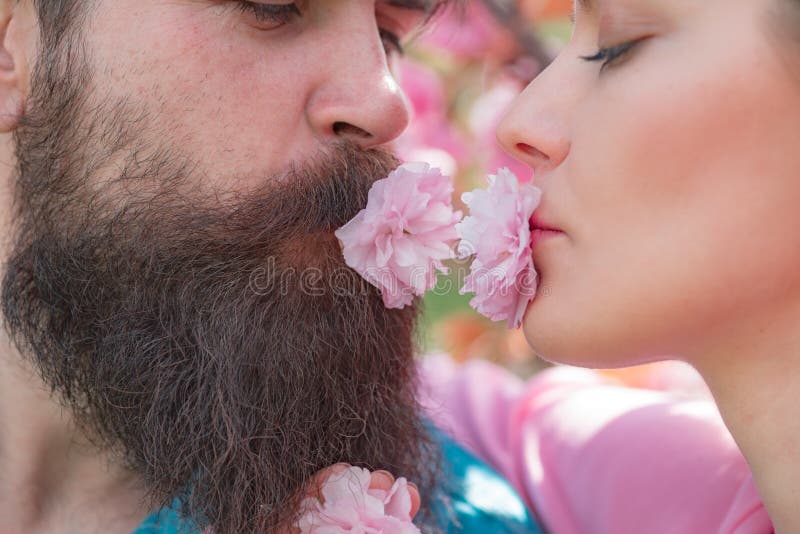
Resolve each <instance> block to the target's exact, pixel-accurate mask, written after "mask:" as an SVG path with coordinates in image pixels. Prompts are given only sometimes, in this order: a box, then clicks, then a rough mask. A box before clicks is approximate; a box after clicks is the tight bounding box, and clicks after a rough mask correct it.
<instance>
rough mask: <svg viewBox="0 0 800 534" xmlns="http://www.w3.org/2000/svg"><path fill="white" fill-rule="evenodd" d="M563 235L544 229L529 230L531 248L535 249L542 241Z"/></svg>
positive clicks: (559, 232) (560, 232) (562, 233)
mask: <svg viewBox="0 0 800 534" xmlns="http://www.w3.org/2000/svg"><path fill="white" fill-rule="evenodd" d="M561 235H564V232H562V231H560V230H549V229H545V228H534V229H533V230H531V247H532V248H535V247H536V246H537V245H538V244H539V243H541V242H542V241H545V240H548V239H551V238H554V237H558V236H561Z"/></svg>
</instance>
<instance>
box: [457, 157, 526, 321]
mask: <svg viewBox="0 0 800 534" xmlns="http://www.w3.org/2000/svg"><path fill="white" fill-rule="evenodd" d="M488 182H489V187H488V188H487V189H486V190H482V189H476V190H474V191H472V192H469V193H464V195H463V196H462V197H461V198H462V200H463V201H464V203H465V204H467V206H469V210H470V215H469V216H468V217H465V218H464V220H463V221H462V222H461V223H459V224H457V225H456V230H457V232H458V235H459V238H460V239H461V241H460V242H459V244H458V249H457V252H458V256H459V258H461V259H466V258H469V257H470V256H474V259H473V261H472V267H471V270H470V273H469V275H468V276H467V277H466V278H465V279H464V286H463V287H462V288H461V290H460V293H461V294H462V295H463V294H465V293H474V294H475V296H474V297H473V298H472V300H471V301H470V305H471V306H472V307H473V308H475V309H476V310H478V311H479V312H480V313H481V314H483V315H485V316H486V317H488V318H489V319H492V320H493V321H503V320H507V321H508V326H509V328H518V327H519V325H520V323H521V322H522V316H523V314H524V313H525V308H526V307H527V305H528V303H529V302H530V301H531V299H533V297H534V296H535V294H536V278H537V275H536V271H535V269H534V266H533V258H532V255H531V230H530V218H531V216H532V215H533V212H534V210H535V209H536V207H537V206H538V205H539V201H540V200H541V196H542V192H541V190H539V189H538V188H536V187H534V186H533V185H530V184H526V185H520V184H519V181H518V179H517V177H516V176H515V175H514V174H513V173H512V172H511V171H509V170H508V169H506V168H504V169H500V170H499V171H498V172H497V175H493V176H489V178H488Z"/></svg>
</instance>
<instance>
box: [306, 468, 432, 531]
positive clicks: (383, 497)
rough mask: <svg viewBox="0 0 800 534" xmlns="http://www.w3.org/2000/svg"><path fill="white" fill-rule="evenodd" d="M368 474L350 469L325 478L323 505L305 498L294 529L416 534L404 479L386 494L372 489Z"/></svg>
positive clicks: (314, 499) (359, 469) (312, 499)
mask: <svg viewBox="0 0 800 534" xmlns="http://www.w3.org/2000/svg"><path fill="white" fill-rule="evenodd" d="M369 486H370V472H369V471H368V470H366V469H362V468H360V467H349V468H348V469H347V470H345V471H344V472H342V473H340V474H336V475H333V476H331V477H330V478H328V480H327V481H325V483H324V484H323V486H322V502H320V501H319V500H318V499H316V498H312V497H309V498H306V499H305V500H304V501H303V503H302V512H301V514H302V515H301V517H300V519H299V520H298V521H297V524H296V525H297V527H298V528H299V529H300V531H301V532H303V533H312V534H340V533H341V534H346V533H349V532H353V533H359V534H379V533H383V534H419V532H420V531H419V529H418V528H417V527H416V526H414V523H412V522H411V493H410V492H409V489H408V482H407V481H406V479H405V478H398V479H397V480H396V481H395V483H394V485H393V486H392V487H391V489H390V490H389V491H386V490H380V489H371V488H370V487H369Z"/></svg>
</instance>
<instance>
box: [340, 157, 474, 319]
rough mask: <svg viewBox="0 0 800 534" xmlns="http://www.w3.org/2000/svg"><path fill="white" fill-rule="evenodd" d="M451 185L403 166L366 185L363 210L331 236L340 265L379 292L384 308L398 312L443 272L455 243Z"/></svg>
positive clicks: (423, 168) (456, 216)
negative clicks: (339, 252) (339, 253)
mask: <svg viewBox="0 0 800 534" xmlns="http://www.w3.org/2000/svg"><path fill="white" fill-rule="evenodd" d="M452 194H453V184H452V181H451V179H450V178H449V177H446V176H444V175H442V173H441V172H440V171H439V169H436V168H431V167H430V166H429V165H428V164H427V163H407V164H405V165H401V166H400V167H398V168H397V169H396V170H394V171H393V172H392V173H391V174H389V176H388V177H387V178H384V179H382V180H378V181H377V182H375V183H374V184H373V185H372V188H371V189H370V191H369V195H368V198H367V207H366V208H364V209H363V210H361V211H360V212H359V213H358V215H356V216H355V217H354V218H353V219H352V220H351V221H350V222H348V223H347V224H346V225H344V226H343V227H341V228H339V229H338V230H337V231H336V237H338V238H339V240H340V242H341V244H342V252H343V253H344V259H345V263H347V265H349V266H350V267H352V268H353V269H355V270H356V271H357V272H358V273H359V274H360V275H361V276H363V277H364V278H365V279H366V280H367V281H368V282H370V283H371V284H372V285H374V286H375V287H377V288H378V289H380V290H381V295H382V297H383V303H384V305H385V306H386V307H387V308H402V307H404V306H407V305H409V304H411V302H412V301H413V300H414V297H415V296H422V295H423V294H424V293H425V291H427V290H429V289H431V288H433V286H434V285H435V284H436V276H437V272H442V273H447V268H446V267H445V266H444V265H443V264H442V261H443V260H446V259H450V258H452V257H453V256H454V254H453V245H454V244H455V243H456V241H457V240H458V234H457V233H456V230H455V224H456V223H457V222H459V221H460V220H461V212H460V211H453V205H452Z"/></svg>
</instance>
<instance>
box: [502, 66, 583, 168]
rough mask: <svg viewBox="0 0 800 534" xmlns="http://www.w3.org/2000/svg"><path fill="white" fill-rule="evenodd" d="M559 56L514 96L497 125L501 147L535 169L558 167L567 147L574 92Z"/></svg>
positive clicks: (568, 146)
mask: <svg viewBox="0 0 800 534" xmlns="http://www.w3.org/2000/svg"><path fill="white" fill-rule="evenodd" d="M565 74H566V73H565V72H564V71H563V69H562V71H561V72H560V73H559V72H558V60H556V61H555V62H554V63H553V64H551V65H550V66H549V67H548V68H547V69H545V70H544V71H543V72H542V73H541V74H539V76H538V77H537V78H536V79H535V80H534V81H532V82H531V83H530V84H529V85H528V87H526V88H525V90H524V91H523V92H522V94H521V95H520V96H519V97H517V100H516V101H515V102H514V104H513V105H512V106H511V108H510V109H509V110H508V111H507V112H506V115H505V116H504V117H503V120H502V121H501V122H500V125H499V126H498V128H497V139H498V141H499V142H500V145H501V146H502V147H503V149H504V150H505V151H506V152H508V153H509V154H511V155H512V156H513V157H515V158H516V159H518V160H520V161H522V162H523V163H525V164H527V165H528V166H529V167H531V168H532V169H533V171H534V180H535V176H536V175H537V173H539V172H542V171H545V170H547V169H553V168H556V167H558V166H559V165H560V164H561V163H562V162H563V161H564V160H565V159H566V157H567V155H568V154H569V150H570V141H569V136H568V133H567V131H568V122H569V119H568V117H569V114H570V110H572V109H573V108H574V105H575V98H576V92H575V89H574V88H570V82H569V81H567V80H566V79H565V78H564V77H563V76H564V75H565Z"/></svg>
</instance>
